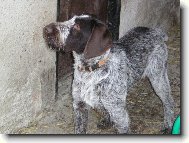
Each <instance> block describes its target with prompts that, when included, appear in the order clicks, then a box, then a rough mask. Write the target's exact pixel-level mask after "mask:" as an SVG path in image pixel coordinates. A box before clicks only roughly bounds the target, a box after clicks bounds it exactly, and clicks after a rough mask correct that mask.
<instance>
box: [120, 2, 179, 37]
mask: <svg viewBox="0 0 189 143" xmlns="http://www.w3.org/2000/svg"><path fill="white" fill-rule="evenodd" d="M121 5H122V6H121V13H120V35H119V37H122V36H123V35H124V34H125V33H126V32H127V31H128V30H130V29H131V28H133V27H136V26H145V27H158V28H161V29H162V30H164V31H165V32H168V31H169V30H170V28H171V27H172V26H174V24H175V23H179V22H180V0H121Z"/></svg>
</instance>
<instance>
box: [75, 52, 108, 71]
mask: <svg viewBox="0 0 189 143" xmlns="http://www.w3.org/2000/svg"><path fill="white" fill-rule="evenodd" d="M73 56H74V60H75V66H76V68H78V70H79V71H86V72H92V71H94V70H96V69H98V68H100V67H102V66H103V65H105V64H106V62H107V61H108V59H109V56H110V49H109V50H107V51H106V52H105V53H104V54H102V55H100V56H98V57H94V58H90V59H85V58H84V55H83V54H77V53H76V52H75V51H73Z"/></svg>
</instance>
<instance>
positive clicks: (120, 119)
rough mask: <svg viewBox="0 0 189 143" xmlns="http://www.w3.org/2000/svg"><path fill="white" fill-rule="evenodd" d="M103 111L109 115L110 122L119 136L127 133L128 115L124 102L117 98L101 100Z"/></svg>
mask: <svg viewBox="0 0 189 143" xmlns="http://www.w3.org/2000/svg"><path fill="white" fill-rule="evenodd" d="M102 102H103V105H104V107H105V109H106V110H107V111H108V112H109V114H110V119H111V121H113V122H114V124H115V126H116V128H117V129H118V132H119V133H120V134H126V133H128V132H129V115H128V113H127V111H126V109H125V106H126V104H125V101H122V100H121V99H118V98H116V97H115V98H113V97H111V99H110V98H109V99H108V100H107V99H103V100H102Z"/></svg>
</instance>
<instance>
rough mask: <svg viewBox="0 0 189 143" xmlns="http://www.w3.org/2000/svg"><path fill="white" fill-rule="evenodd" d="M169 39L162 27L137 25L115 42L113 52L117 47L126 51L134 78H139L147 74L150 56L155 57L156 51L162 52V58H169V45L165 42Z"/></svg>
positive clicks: (164, 59)
mask: <svg viewBox="0 0 189 143" xmlns="http://www.w3.org/2000/svg"><path fill="white" fill-rule="evenodd" d="M167 40H168V37H167V35H166V34H165V33H164V32H163V31H162V30H161V29H152V28H147V27H136V28H133V29H131V30H130V31H128V32H127V33H126V35H125V36H123V37H122V38H120V39H119V40H118V41H116V42H114V48H113V49H112V52H116V50H117V48H120V49H122V50H124V51H125V52H126V56H127V58H128V60H129V63H130V69H131V70H134V72H133V73H134V75H133V78H134V79H135V80H138V79H139V78H140V77H142V76H145V75H144V73H145V68H146V67H147V64H149V62H150V61H149V60H150V57H153V56H154V55H155V53H157V52H159V53H161V54H158V56H161V57H160V60H163V61H166V60H167V47H166V45H165V43H164V42H165V41H167ZM155 51H156V52H155ZM128 66H129V65H128Z"/></svg>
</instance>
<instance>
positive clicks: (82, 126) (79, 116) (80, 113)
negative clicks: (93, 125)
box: [72, 82, 88, 134]
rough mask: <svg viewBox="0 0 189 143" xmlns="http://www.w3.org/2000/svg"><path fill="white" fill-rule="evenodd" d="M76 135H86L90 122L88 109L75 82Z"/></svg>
mask: <svg viewBox="0 0 189 143" xmlns="http://www.w3.org/2000/svg"><path fill="white" fill-rule="evenodd" d="M72 96H73V108H74V120H75V134H85V133H86V129H87V121H88V108H87V106H86V104H85V103H84V102H83V101H82V100H81V98H80V90H79V88H78V86H77V84H76V83H75V82H73V85H72Z"/></svg>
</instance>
